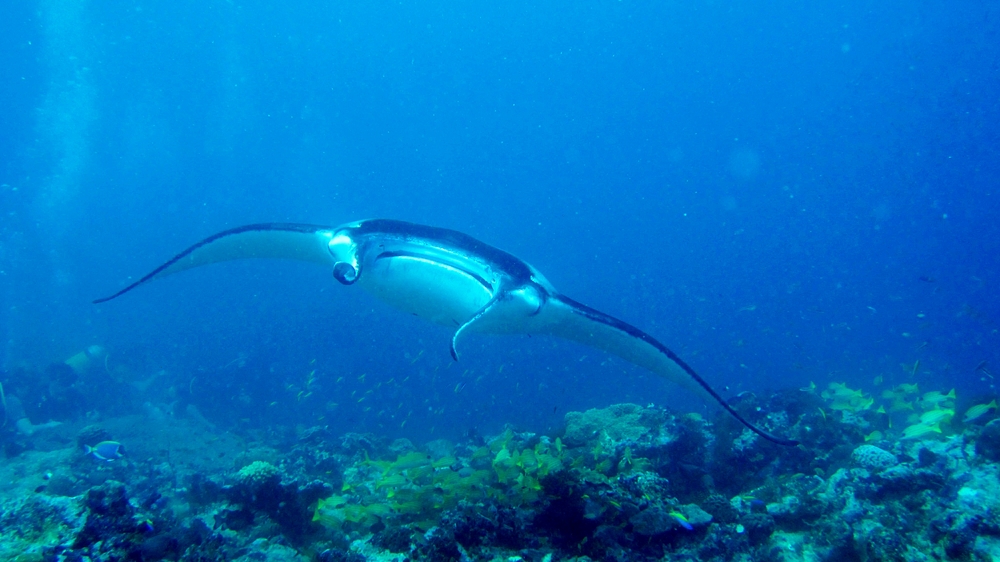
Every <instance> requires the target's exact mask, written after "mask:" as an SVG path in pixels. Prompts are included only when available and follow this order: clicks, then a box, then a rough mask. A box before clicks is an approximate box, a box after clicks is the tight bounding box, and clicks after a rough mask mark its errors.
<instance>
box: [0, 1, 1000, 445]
mask: <svg viewBox="0 0 1000 562" xmlns="http://www.w3.org/2000/svg"><path fill="white" fill-rule="evenodd" d="M491 4H495V3H433V2H409V1H404V2H380V1H376V2H356V3H342V2H297V3H296V2H289V3H275V2H257V1H249V2H242V1H233V2H178V1H169V2H168V1H162V0H156V1H150V2H108V3H98V2H91V3H82V2H76V1H71V0H40V1H38V2H23V3H12V4H10V5H8V6H6V7H4V8H3V13H4V16H3V17H0V52H2V54H3V56H2V57H0V83H2V84H3V87H2V88H0V101H2V105H0V107H2V109H0V127H2V130H3V134H2V135H0V183H2V184H3V185H2V188H0V209H2V212H3V219H2V222H0V244H2V246H0V270H2V275H0V283H2V285H0V290H2V293H0V298H2V303H0V304H2V311H0V314H2V317H0V320H2V324H0V325H2V327H3V330H4V333H3V336H4V341H5V342H6V343H5V346H4V348H3V352H2V353H3V355H2V361H3V366H4V367H5V368H8V369H9V368H14V367H16V366H19V365H35V366H42V365H45V364H46V363H49V362H52V361H60V360H62V359H64V358H65V357H68V356H70V355H72V354H73V353H75V352H77V351H79V350H80V349H82V348H83V347H85V346H88V345H91V344H100V345H103V346H105V347H106V348H107V349H108V350H109V351H110V355H109V365H110V367H111V368H112V369H113V368H114V367H115V366H118V367H121V369H122V370H123V371H125V372H126V373H127V376H129V377H135V379H136V380H138V379H141V378H144V377H146V376H147V375H148V374H151V373H154V372H157V371H159V370H165V371H166V372H167V375H166V376H164V377H162V378H161V379H159V382H157V383H156V386H155V387H154V388H153V389H152V390H151V391H150V393H149V394H148V395H146V396H144V397H143V398H142V399H143V400H146V399H150V400H153V401H154V402H155V401H162V402H163V403H168V402H173V401H178V400H179V401H181V402H191V403H193V404H195V405H196V406H197V407H198V408H199V409H200V410H201V411H202V412H203V413H204V414H205V415H206V416H207V417H210V418H212V419H214V420H216V421H220V422H222V423H226V422H227V421H228V422H230V423H232V424H237V423H245V424H250V425H251V426H257V425H260V426H262V427H268V426H272V425H281V424H285V425H288V424H299V425H302V426H309V425H315V424H328V425H330V426H331V427H333V428H335V429H336V430H338V431H371V432H375V433H379V434H383V435H388V436H397V435H399V436H410V437H418V438H420V439H421V440H423V439H425V438H426V436H427V435H431V434H429V433H428V432H429V431H430V430H431V429H432V428H433V430H434V433H433V434H432V435H458V434H463V433H465V432H466V431H469V430H475V431H480V432H484V433H485V432H490V431H496V430H497V429H499V428H501V427H502V426H503V424H505V423H511V424H515V425H516V426H518V427H521V428H525V429H532V430H536V431H548V430H552V429H555V428H558V426H559V424H560V423H561V419H562V415H563V414H564V413H565V412H566V411H569V410H573V409H577V410H578V409H582V408H590V407H602V406H606V405H608V404H611V403H616V402H622V401H633V402H639V403H643V404H645V403H649V402H654V403H657V404H667V405H671V406H673V407H679V408H686V409H694V410H696V411H702V406H701V405H697V404H692V403H691V400H690V397H689V396H687V395H685V394H683V391H681V390H679V389H677V388H675V387H672V386H670V385H669V384H668V383H666V382H663V381H660V380H658V379H656V378H655V377H654V376H652V375H649V374H647V373H644V372H642V371H640V370H638V369H635V368H632V367H630V366H628V365H627V364H625V363H624V362H622V361H620V360H617V359H612V358H609V357H608V356H606V355H604V354H602V353H600V352H598V351H595V350H589V349H585V348H582V347H579V346H576V345H574V344H570V343H565V342H559V341H555V340H551V339H546V338H528V337H504V338H490V337H486V336H479V335H473V336H470V337H468V338H467V339H466V340H465V341H464V342H463V344H462V346H463V350H462V351H463V355H462V359H461V361H460V362H459V363H456V364H453V363H452V361H451V359H450V357H449V354H448V350H447V346H448V341H449V339H450V333H449V332H447V331H446V330H444V329H441V328H438V327H435V326H431V325H425V324H422V323H421V322H420V321H418V320H416V319H413V318H409V317H406V316H404V315H401V314H399V313H397V312H395V311H393V310H391V309H388V308H387V307H385V306H384V305H381V304H380V303H378V302H376V301H374V300H373V299H371V298H369V297H367V296H366V295H363V294H361V293H360V291H358V290H352V288H345V287H341V286H339V285H338V284H336V283H335V282H334V281H333V280H332V279H331V277H330V272H329V271H325V270H323V269H322V268H318V267H316V266H311V265H303V264H296V263H283V262H272V263H249V262H247V263H227V264H222V265H217V266H213V267H209V268H205V269H201V270H196V271H191V272H187V273H185V274H183V275H178V276H176V277H173V278H169V279H166V280H163V281H158V282H157V283H154V284H152V285H150V286H148V287H144V288H142V289H141V290H137V291H135V292H134V293H132V294H129V295H127V296H126V297H123V298H121V299H119V300H116V301H113V302H111V303H107V304H104V305H92V304H90V301H91V300H92V299H93V298H96V297H99V296H104V295H107V294H109V293H111V292H114V291H115V290H117V289H119V288H121V287H122V286H124V285H125V284H127V283H128V282H130V279H132V280H134V279H135V278H137V276H139V275H142V274H144V273H146V272H147V271H149V270H150V269H152V268H153V267H155V266H157V265H159V264H160V263H162V262H163V261H164V260H166V259H167V258H169V257H171V256H173V255H174V254H175V253H177V252H178V251H180V250H181V249H183V248H185V247H186V246H188V245H189V244H191V243H194V242H196V241H198V240H200V239H201V238H203V237H205V236H208V235H210V234H213V233H215V232H217V231H220V230H223V229H226V228H230V227H233V226H238V225H241V224H246V223H252V222H270V221H281V222H308V223H319V224H330V225H336V224H340V223H343V222H347V221H352V220H357V219H362V218H371V217H386V218H398V219H404V220H410V221H414V222H420V223H426V224H431V225H436V226H442V227H448V228H453V229H457V230H461V231H463V232H467V233H469V234H470V235H473V236H475V237H477V238H479V239H481V240H483V241H486V242H488V243H491V244H494V245H496V246H499V247H501V248H503V249H505V250H508V251H510V252H512V253H514V254H516V255H518V256H520V257H521V258H523V259H525V260H527V261H529V262H531V263H532V264H533V265H535V266H536V267H538V268H539V269H540V270H542V271H543V272H544V273H545V274H546V276H547V277H548V278H549V279H550V280H551V281H552V282H553V283H554V284H555V285H556V286H557V287H558V288H559V289H560V290H562V291H563V292H564V293H566V294H568V295H570V296H571V297H573V298H575V299H577V300H579V301H581V302H584V303H586V304H588V305H590V306H593V307H595V308H598V309H600V310H602V311H605V312H607V313H609V314H612V315H615V316H617V317H619V318H622V319H624V320H626V321H628V322H630V323H632V324H634V325H635V326H637V327H639V328H641V329H643V330H646V331H648V332H649V333H651V334H653V335H654V336H656V337H657V338H659V339H660V340H662V341H663V342H664V343H665V344H666V345H668V346H669V347H671V348H672V349H673V350H674V351H676V352H677V353H678V354H679V355H680V356H681V357H683V358H685V359H686V360H687V361H688V362H689V363H690V364H691V365H692V366H693V367H694V368H695V369H696V370H698V371H699V372H700V373H701V374H702V375H703V376H704V377H705V378H706V379H707V380H709V381H710V382H711V383H712V384H714V385H715V386H716V387H717V388H719V389H720V392H721V393H722V394H723V395H725V396H732V395H734V394H736V393H738V392H742V391H754V392H758V393H763V392H768V391H771V390H780V389H789V388H791V389H797V388H799V387H804V386H807V385H808V384H809V383H810V381H813V382H815V383H816V384H817V385H819V386H820V387H823V386H825V385H826V384H827V383H829V382H831V381H838V382H847V383H849V384H851V385H852V386H860V387H862V388H864V389H865V390H866V391H868V392H872V391H875V390H877V387H876V386H874V383H873V379H874V378H875V377H877V376H882V377H883V379H884V380H885V382H884V383H883V384H884V385H889V384H897V383H900V382H919V383H920V384H921V387H922V388H924V389H927V390H931V389H940V390H947V389H948V388H951V387H957V388H958V391H959V396H960V401H961V400H964V399H968V400H969V401H970V402H971V401H972V400H974V399H976V398H979V397H981V396H985V395H989V394H992V393H994V392H995V388H994V386H993V381H992V380H991V379H990V377H989V375H988V374H987V373H986V372H984V371H983V370H979V371H977V370H976V367H977V366H978V365H980V364H981V362H982V361H986V363H985V364H984V367H985V368H986V371H989V372H991V373H992V372H996V373H998V374H1000V335H998V329H1000V298H998V296H997V295H998V291H997V286H998V282H1000V275H998V265H997V263H998V260H997V256H998V255H1000V228H998V221H997V218H998V216H1000V201H998V193H997V186H998V185H1000V158H998V157H1000V150H998V147H1000V34H998V30H1000V24H998V20H1000V9H998V7H1000V4H998V3H997V2H974V3H966V4H962V5H951V4H945V3H937V4H935V3H913V2H903V1H890V2H881V3H871V2H858V1H852V2H841V3H837V4H836V5H816V4H809V3H806V4H803V3H801V2H776V3H768V4H767V5H766V6H765V5H761V4H759V3H751V2H725V1H718V2H643V1H628V0H626V1H600V2H598V1H584V2H580V1H576V0H574V1H554V2H547V3H542V4H531V3H514V2H509V3H501V4H502V5H491ZM918 360H919V362H920V364H919V368H918V369H917V372H916V374H913V372H912V371H913V369H912V367H913V365H914V363H915V362H916V361H918ZM312 371H315V375H314V380H313V382H312V383H311V384H310V386H309V390H311V391H312V394H311V395H310V396H306V397H304V398H303V395H302V394H300V393H301V391H303V390H306V388H305V386H306V380H307V379H308V377H309V373H310V372H312ZM120 376H126V375H120ZM341 377H343V379H342V380H339V382H338V379H340V378H341ZM84 382H86V381H84ZM380 383H381V385H380ZM379 385H380V386H379ZM90 390H91V391H92V393H93V394H92V395H93V396H95V397H96V396H99V395H100V393H101V392H102V391H104V390H103V389H102V388H100V387H97V388H92V389H90ZM369 391H370V392H369ZM361 398H364V400H361V401H360V402H359V399H361ZM95 403H99V401H98V402H95ZM334 404H335V405H334ZM120 407H121V408H122V409H127V408H128V405H123V406H120ZM135 407H138V406H137V405H136V406H135ZM85 409H86V408H85ZM105 413H106V414H108V415H110V414H113V413H114V412H105ZM239 420H242V422H240V421H239ZM404 421H405V422H406V423H405V424H404V423H403V422H404Z"/></svg>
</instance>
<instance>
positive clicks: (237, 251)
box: [94, 223, 333, 303]
mask: <svg viewBox="0 0 1000 562" xmlns="http://www.w3.org/2000/svg"><path fill="white" fill-rule="evenodd" d="M331 230H332V229H331V228H330V227H328V226H317V225H312V224H284V223H265V224H251V225H247V226H240V227H237V228H232V229H229V230H225V231H223V232H220V233H218V234H214V235H212V236H209V237H208V238H206V239H204V240H202V241H201V242H198V243H197V244H195V245H193V246H191V247H190V248H188V249H186V250H184V251H183V252H181V253H179V254H177V255H176V256H174V257H173V258H171V259H170V260H168V261H167V262H166V263H164V264H163V265H161V266H160V267H157V268H156V269H154V270H153V271H151V272H149V273H148V274H146V275H145V276H144V277H142V278H141V279H139V280H138V281H136V282H135V283H132V284H131V285H129V286H127V287H125V288H124V289H122V290H120V291H118V292H117V293H115V294H113V295H111V296H108V297H104V298H101V299H97V300H95V301H94V302H95V303H101V302H105V301H109V300H111V299H113V298H115V297H118V296H121V295H123V294H125V293H127V292H129V291H131V290H132V289H134V288H136V287H138V286H139V285H142V284H144V283H147V282H149V281H153V280H154V279H159V278H161V277H166V276H167V275H171V274H174V273H177V272H180V271H184V270H186V269H191V268H194V267H199V266H202V265H208V264H210V263H218V262H223V261H230V260H238V259H244V258H285V259H294V260H302V261H310V262H317V263H321V264H327V265H331V266H332V265H333V260H332V259H331V257H330V252H329V250H328V249H327V244H328V243H329V241H330V232H331Z"/></svg>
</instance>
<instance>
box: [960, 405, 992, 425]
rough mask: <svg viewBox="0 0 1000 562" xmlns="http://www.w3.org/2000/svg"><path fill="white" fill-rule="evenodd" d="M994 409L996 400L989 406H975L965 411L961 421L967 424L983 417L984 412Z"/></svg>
mask: <svg viewBox="0 0 1000 562" xmlns="http://www.w3.org/2000/svg"><path fill="white" fill-rule="evenodd" d="M996 409H997V401H996V400H994V401H992V402H990V403H989V404H976V405H975V406H973V407H971V408H969V409H968V410H966V411H965V417H964V418H962V421H963V422H966V423H968V422H970V421H972V420H974V419H978V418H981V417H983V416H984V415H986V412H989V411H990V410H996Z"/></svg>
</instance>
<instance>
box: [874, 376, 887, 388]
mask: <svg viewBox="0 0 1000 562" xmlns="http://www.w3.org/2000/svg"><path fill="white" fill-rule="evenodd" d="M884 380H885V378H883V377H882V375H879V376H877V377H875V378H874V379H872V384H874V385H875V386H878V385H880V384H882V381H884Z"/></svg>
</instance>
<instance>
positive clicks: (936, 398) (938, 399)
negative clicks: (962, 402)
mask: <svg viewBox="0 0 1000 562" xmlns="http://www.w3.org/2000/svg"><path fill="white" fill-rule="evenodd" d="M954 399H955V389H954V388H953V389H951V392H949V393H948V394H941V392H939V391H937V390H932V391H930V392H925V393H924V395H923V396H921V397H920V407H921V408H923V409H925V410H930V409H936V408H938V407H940V406H941V405H942V404H944V403H945V402H948V401H949V400H954Z"/></svg>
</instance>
